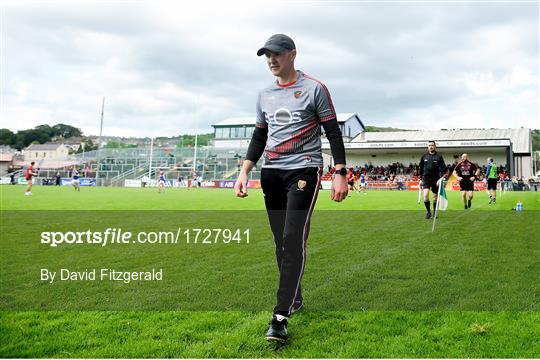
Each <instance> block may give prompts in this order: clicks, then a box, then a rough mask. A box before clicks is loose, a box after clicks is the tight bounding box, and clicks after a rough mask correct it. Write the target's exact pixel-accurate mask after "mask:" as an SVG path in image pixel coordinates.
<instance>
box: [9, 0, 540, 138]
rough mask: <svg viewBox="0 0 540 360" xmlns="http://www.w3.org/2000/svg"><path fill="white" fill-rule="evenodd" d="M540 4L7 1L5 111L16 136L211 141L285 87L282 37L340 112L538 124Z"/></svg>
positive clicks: (438, 123)
mask: <svg viewBox="0 0 540 360" xmlns="http://www.w3.org/2000/svg"><path fill="white" fill-rule="evenodd" d="M538 20H539V5H538V2H536V1H532V2H521V3H516V2H510V1H509V2H507V3H504V2H494V3H489V2H453V3H449V2H386V3H381V2H326V3H325V2H309V1H302V2H277V1H263V2H249V3H241V2H231V1H222V2H221V3H220V2H207V1H202V0H198V1H189V2H187V1H186V2H184V1H178V2H176V3H170V2H159V1H140V2H133V1H129V2H128V1H116V2H114V3H112V4H111V3H110V2H91V1H90V2H82V3H81V2H78V3H75V4H74V2H73V1H71V2H47V3H46V4H43V3H38V2H32V3H28V2H20V1H18V2H7V3H3V5H2V73H3V83H2V90H3V99H2V100H3V113H2V124H1V125H0V126H1V127H7V128H9V129H11V130H19V129H26V128H31V127H34V126H37V125H40V124H44V123H47V124H50V125H53V124H56V123H66V124H70V125H74V126H77V127H80V128H82V130H83V131H84V133H85V134H87V135H89V134H97V133H98V131H99V116H100V110H101V98H102V96H105V98H106V100H105V120H104V130H103V131H104V134H105V135H119V136H173V135H178V134H185V133H194V132H195V131H197V132H199V133H204V132H210V131H211V130H212V128H211V126H210V125H211V124H213V123H215V122H218V121H220V120H223V119H225V118H228V117H239V116H253V115H254V108H255V102H256V97H257V93H258V91H259V90H260V89H262V88H263V87H265V86H267V85H268V84H270V83H271V82H272V81H274V78H273V77H272V75H271V74H270V72H269V70H268V69H267V67H266V64H265V60H264V58H263V57H257V56H256V51H257V49H258V48H259V47H261V46H262V45H263V44H264V42H265V40H266V39H267V38H268V37H269V36H270V35H272V34H274V33H285V34H288V35H289V36H291V37H292V38H293V39H294V40H295V42H296V45H297V51H298V55H297V61H296V67H297V68H298V69H300V70H303V71H305V72H306V73H307V74H309V75H311V76H313V77H316V78H318V79H320V80H321V81H323V82H324V83H325V84H326V85H327V87H328V88H329V90H330V92H331V95H332V98H333V101H334V105H335V107H336V111H337V112H343V113H345V112H354V113H357V114H358V115H359V116H360V118H361V119H362V120H363V121H364V123H365V124H368V125H376V126H393V127H400V128H414V129H440V128H470V127H485V128H493V127H498V128H508V127H511V128H517V127H522V126H523V127H531V128H540V122H539V106H540V105H539V104H540V98H539V91H540V90H539V88H540V82H539V21H538Z"/></svg>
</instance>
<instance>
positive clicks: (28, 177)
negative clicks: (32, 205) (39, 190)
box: [24, 161, 38, 196]
mask: <svg viewBox="0 0 540 360" xmlns="http://www.w3.org/2000/svg"><path fill="white" fill-rule="evenodd" d="M34 164H35V163H34V162H33V161H32V162H31V163H30V166H29V167H28V169H26V174H25V177H26V183H27V184H28V185H27V186H26V191H25V193H24V195H27V196H28V195H32V192H31V191H30V190H32V177H34V176H37V175H38V174H37V173H36V172H34Z"/></svg>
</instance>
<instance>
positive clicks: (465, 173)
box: [454, 153, 480, 210]
mask: <svg viewBox="0 0 540 360" xmlns="http://www.w3.org/2000/svg"><path fill="white" fill-rule="evenodd" d="M479 172H480V170H479V169H478V167H477V166H476V165H475V164H473V163H472V162H470V161H469V155H468V154H467V153H464V154H463V155H461V162H460V163H458V164H457V165H456V167H455V168H454V176H455V177H456V179H458V181H459V187H460V188H461V198H462V199H463V206H464V207H465V210H467V209H470V208H471V205H472V198H473V192H474V181H475V180H476V177H477V176H478V173H479Z"/></svg>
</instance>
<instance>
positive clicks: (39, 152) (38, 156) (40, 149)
mask: <svg viewBox="0 0 540 360" xmlns="http://www.w3.org/2000/svg"><path fill="white" fill-rule="evenodd" d="M23 154H24V161H25V162H30V161H41V160H63V159H65V158H67V156H68V155H69V147H67V146H65V145H64V144H54V143H47V144H30V145H29V146H28V147H27V148H26V149H24V151H23Z"/></svg>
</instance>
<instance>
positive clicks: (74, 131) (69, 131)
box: [52, 124, 82, 139]
mask: <svg viewBox="0 0 540 360" xmlns="http://www.w3.org/2000/svg"><path fill="white" fill-rule="evenodd" d="M52 132H53V133H52V136H60V137H62V138H64V139H67V138H70V137H74V136H82V131H81V129H79V128H76V127H74V126H70V125H66V124H56V125H54V126H53V127H52Z"/></svg>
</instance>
